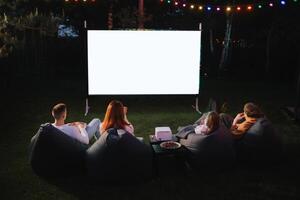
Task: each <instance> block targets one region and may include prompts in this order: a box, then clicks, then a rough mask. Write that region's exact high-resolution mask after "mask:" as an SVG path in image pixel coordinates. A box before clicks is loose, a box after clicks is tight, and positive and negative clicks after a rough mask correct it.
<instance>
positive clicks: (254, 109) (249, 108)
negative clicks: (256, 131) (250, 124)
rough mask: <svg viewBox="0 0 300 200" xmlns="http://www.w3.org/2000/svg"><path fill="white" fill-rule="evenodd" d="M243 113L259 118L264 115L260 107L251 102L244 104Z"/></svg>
mask: <svg viewBox="0 0 300 200" xmlns="http://www.w3.org/2000/svg"><path fill="white" fill-rule="evenodd" d="M244 113H245V115H246V116H248V117H253V118H260V117H263V116H264V114H263V112H262V111H261V109H260V108H259V107H258V106H257V105H256V104H254V103H251V102H250V103H246V104H245V105H244Z"/></svg>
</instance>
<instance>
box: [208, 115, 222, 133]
mask: <svg viewBox="0 0 300 200" xmlns="http://www.w3.org/2000/svg"><path fill="white" fill-rule="evenodd" d="M205 122H206V126H207V128H208V131H207V134H210V133H212V132H214V131H215V130H217V129H218V128H219V125H220V117H219V114H218V113H217V112H214V111H212V112H209V113H208V115H207V117H206V120H205Z"/></svg>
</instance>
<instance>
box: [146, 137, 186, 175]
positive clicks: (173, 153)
mask: <svg viewBox="0 0 300 200" xmlns="http://www.w3.org/2000/svg"><path fill="white" fill-rule="evenodd" d="M172 141H174V142H177V141H178V138H177V137H176V136H175V135H173V137H172ZM149 142H150V145H151V148H152V151H153V169H154V172H155V175H156V176H165V175H174V173H175V174H178V173H180V172H185V170H186V164H185V160H186V154H187V152H188V150H187V149H186V147H185V146H181V147H180V148H178V149H165V148H162V147H161V146H160V143H162V142H164V141H160V140H156V138H155V136H154V135H149Z"/></svg>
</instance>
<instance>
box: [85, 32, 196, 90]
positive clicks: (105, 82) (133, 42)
mask: <svg viewBox="0 0 300 200" xmlns="http://www.w3.org/2000/svg"><path fill="white" fill-rule="evenodd" d="M200 41H201V32H200V31H99V30H90V31H88V92H89V95H152V94H157V95H169V94H174V95H175V94H183V95H188V94H198V93H199V86H200V44H201V42H200Z"/></svg>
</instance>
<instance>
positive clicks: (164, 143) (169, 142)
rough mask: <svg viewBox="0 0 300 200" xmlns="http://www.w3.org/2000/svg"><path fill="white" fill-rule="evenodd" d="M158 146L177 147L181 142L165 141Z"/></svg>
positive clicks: (165, 147)
mask: <svg viewBox="0 0 300 200" xmlns="http://www.w3.org/2000/svg"><path fill="white" fill-rule="evenodd" d="M160 147H161V148H164V149H178V148H180V147H181V144H180V143H178V142H173V141H167V142H162V143H160Z"/></svg>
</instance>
